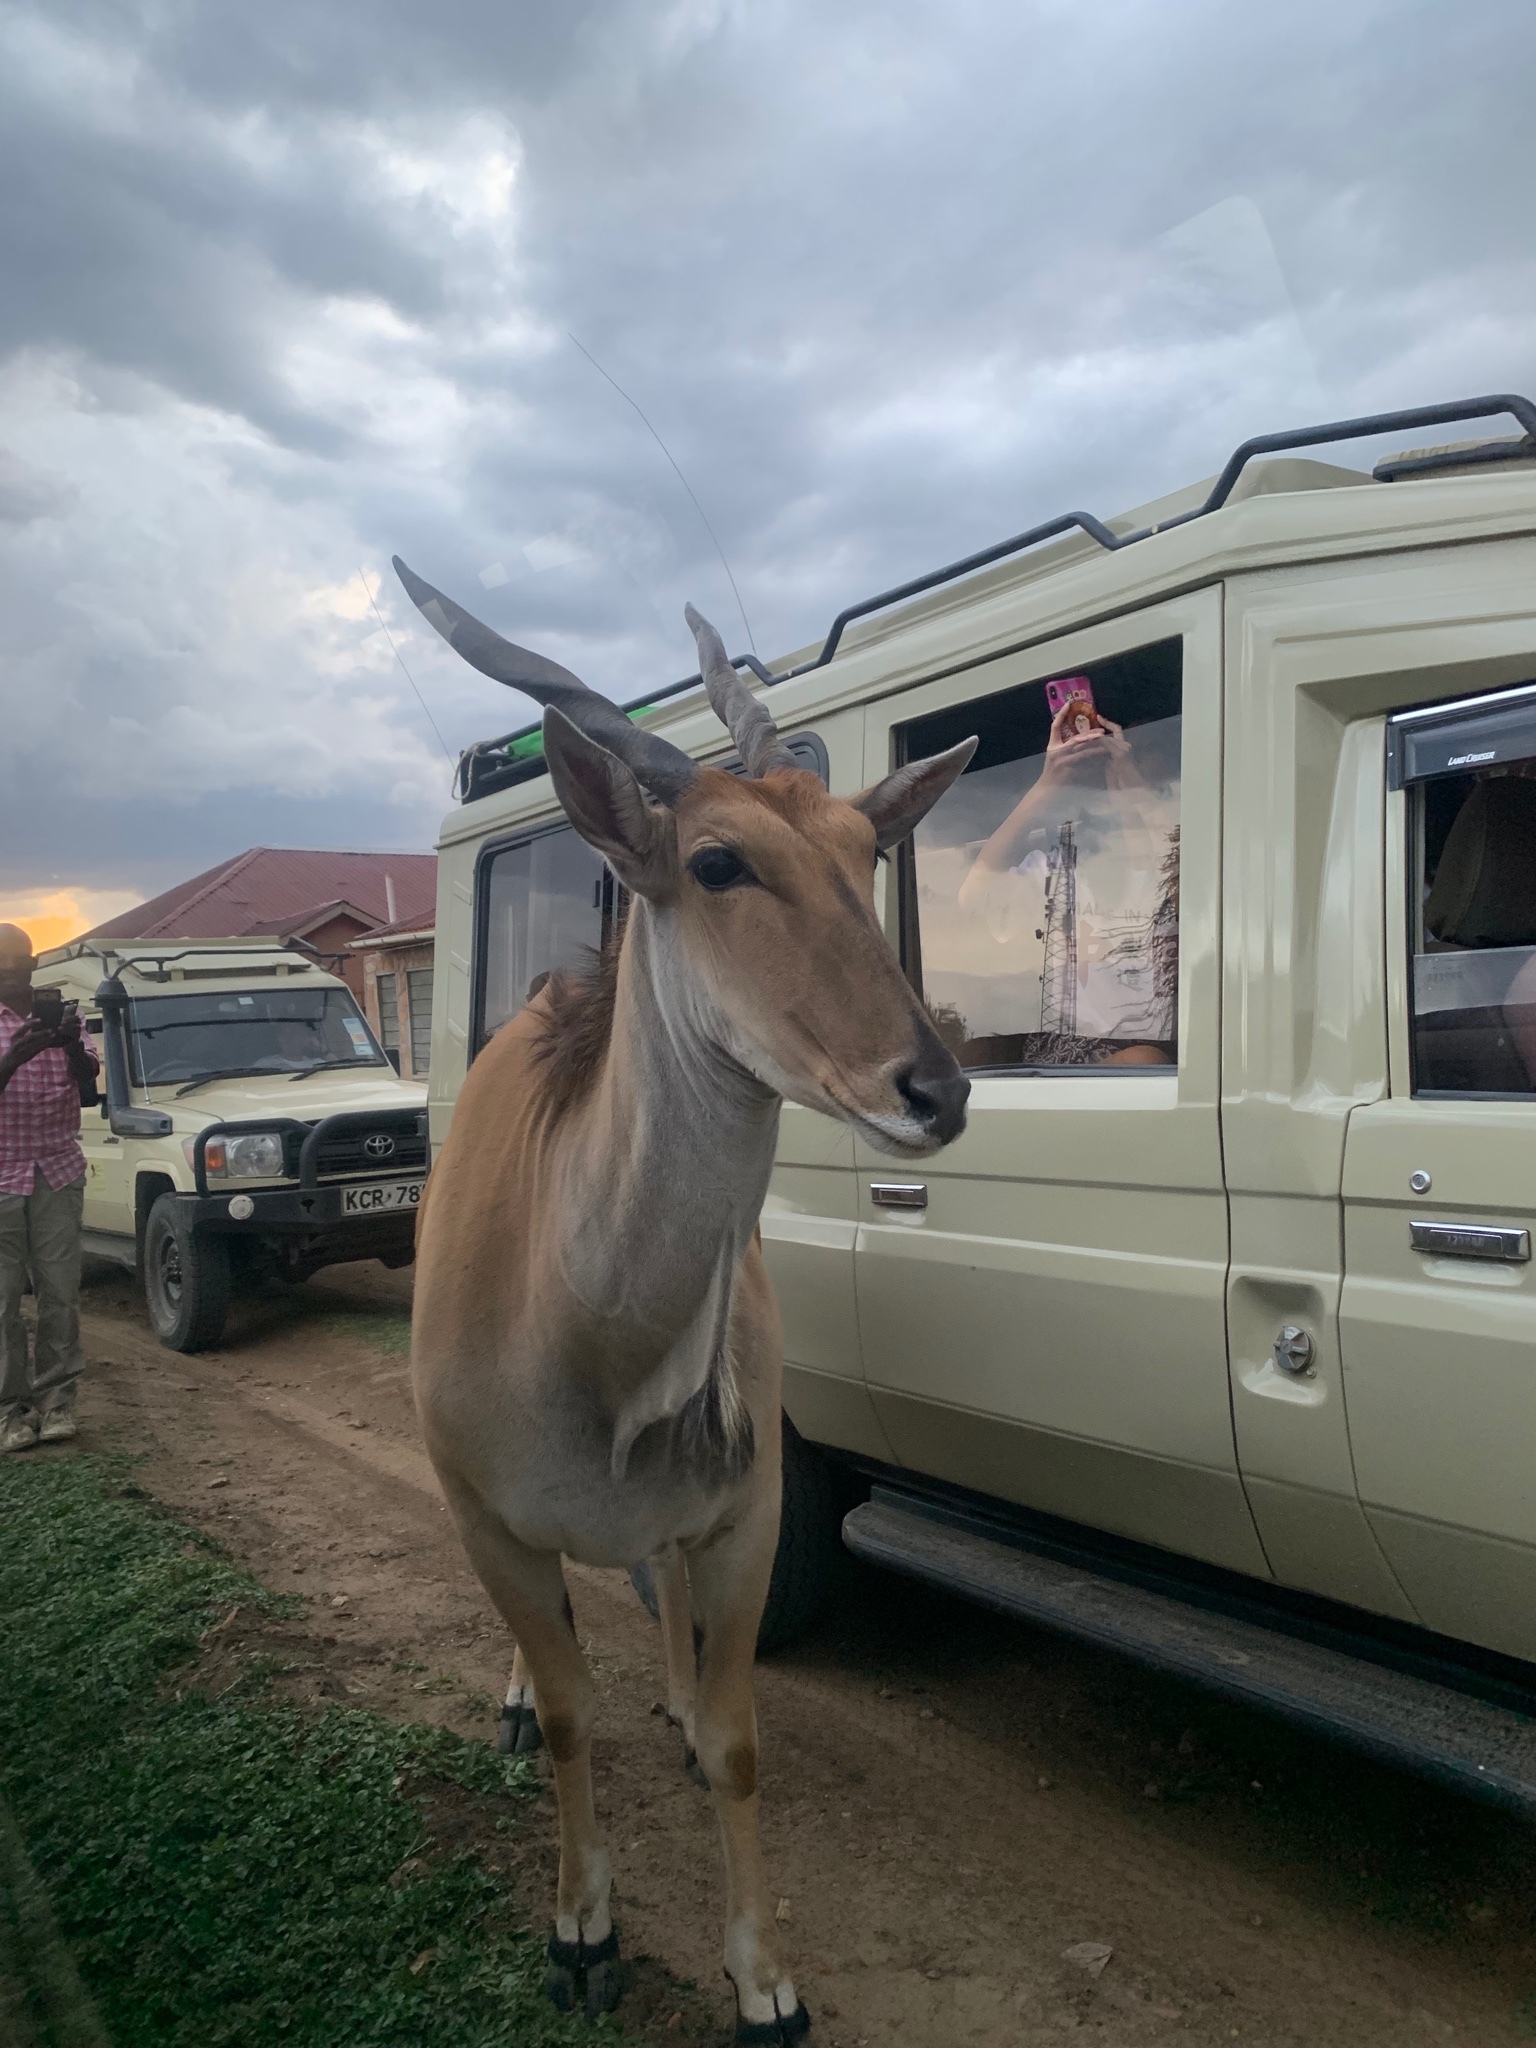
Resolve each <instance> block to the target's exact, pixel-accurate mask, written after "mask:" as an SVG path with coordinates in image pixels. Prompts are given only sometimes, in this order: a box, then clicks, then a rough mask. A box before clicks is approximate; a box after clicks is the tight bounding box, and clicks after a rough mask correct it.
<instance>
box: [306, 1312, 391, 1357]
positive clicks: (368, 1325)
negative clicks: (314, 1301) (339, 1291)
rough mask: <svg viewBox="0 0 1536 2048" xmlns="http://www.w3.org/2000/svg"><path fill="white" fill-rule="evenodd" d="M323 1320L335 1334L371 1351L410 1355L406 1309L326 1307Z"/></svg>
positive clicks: (386, 1355)
mask: <svg viewBox="0 0 1536 2048" xmlns="http://www.w3.org/2000/svg"><path fill="white" fill-rule="evenodd" d="M323 1320H324V1324H325V1327H326V1329H328V1330H334V1331H335V1333H336V1335H337V1336H338V1337H350V1338H351V1339H352V1341H353V1342H354V1343H355V1344H366V1345H367V1346H368V1347H369V1349H370V1350H373V1351H381V1352H382V1353H383V1354H384V1356H385V1357H386V1358H409V1357H410V1355H411V1312H410V1310H409V1309H406V1308H402V1309H390V1308H357V1309H351V1308H339V1309H327V1310H326V1312H325V1316H324V1318H323Z"/></svg>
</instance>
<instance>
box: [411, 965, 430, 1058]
mask: <svg viewBox="0 0 1536 2048" xmlns="http://www.w3.org/2000/svg"><path fill="white" fill-rule="evenodd" d="M405 980H406V989H407V995H408V998H409V1001H410V1012H411V1072H412V1073H413V1074H414V1075H416V1076H417V1077H418V1078H420V1077H422V1076H424V1075H425V1074H426V1071H427V1067H428V1064H429V1063H430V1061H431V1057H432V970H431V968H430V967H420V968H415V969H413V970H412V971H411V972H410V973H408V974H407V975H406V977H405Z"/></svg>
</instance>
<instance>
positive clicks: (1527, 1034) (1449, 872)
mask: <svg viewBox="0 0 1536 2048" xmlns="http://www.w3.org/2000/svg"><path fill="white" fill-rule="evenodd" d="M1489 723H1490V730H1491V731H1492V732H1493V735H1494V738H1497V737H1498V736H1499V735H1500V734H1501V733H1502V731H1503V728H1504V727H1505V726H1507V724H1508V720H1507V719H1506V718H1503V717H1502V715H1501V713H1500V712H1499V711H1498V710H1497V709H1495V710H1493V711H1492V712H1491V713H1490V719H1489ZM1477 742H1478V733H1477V730H1476V725H1475V723H1473V724H1471V725H1469V726H1468V727H1466V728H1461V729H1458V732H1457V739H1456V750H1455V755H1454V758H1455V759H1456V760H1457V761H1461V760H1463V759H1465V757H1466V756H1467V755H1469V754H1471V755H1473V756H1476V755H1478V754H1480V753H1493V752H1495V746H1494V739H1490V742H1489V744H1488V746H1487V747H1483V746H1480V745H1479V744H1478V743H1477ZM1526 744H1527V746H1528V747H1531V748H1533V749H1536V731H1533V732H1532V733H1531V734H1530V735H1529V738H1528V739H1527V742H1526ZM1424 751H1425V752H1426V753H1427V752H1428V749H1427V748H1426V749H1424ZM1440 751H1441V752H1443V751H1444V750H1443V749H1441V750H1440ZM1498 751H1499V752H1501V753H1507V751H1508V750H1507V748H1503V749H1499V750H1498ZM1408 805H1409V826H1410V845H1411V854H1410V858H1411V861H1412V873H1413V892H1412V901H1411V903H1410V906H1409V914H1410V919H1411V926H1412V931H1411V936H1412V952H1413V967H1412V977H1411V985H1410V989H1409V998H1410V1014H1411V1018H1412V1034H1413V1075H1414V1087H1415V1089H1416V1090H1417V1091H1423V1092H1428V1093H1431V1094H1453V1095H1528V1094H1531V1093H1532V1092H1533V1090H1536V758H1531V757H1528V758H1525V759H1508V758H1505V759H1499V760H1497V761H1496V764H1495V765H1493V766H1490V767H1487V768H1479V769H1475V770H1472V771H1470V772H1463V773H1455V772H1441V773H1436V774H1432V775H1431V776H1430V777H1428V778H1427V779H1425V780H1422V781H1419V782H1417V783H1411V784H1410V785H1409V788H1408Z"/></svg>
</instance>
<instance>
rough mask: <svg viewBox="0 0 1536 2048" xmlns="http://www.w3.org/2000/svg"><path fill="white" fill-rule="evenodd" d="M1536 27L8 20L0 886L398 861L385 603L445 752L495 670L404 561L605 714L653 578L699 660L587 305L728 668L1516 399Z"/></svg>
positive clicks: (1529, 254)
mask: <svg viewBox="0 0 1536 2048" xmlns="http://www.w3.org/2000/svg"><path fill="white" fill-rule="evenodd" d="M1533 60H1536V8H1532V7H1531V5H1530V4H1529V0H1508V4H1501V0H1476V4H1473V5H1470V6H1469V5H1466V4H1451V0H1432V4H1417V5H1410V4H1403V0H1326V4H1315V0H1287V4H1286V5H1285V6H1283V7H1270V8H1259V7H1253V6H1247V5H1243V4H1239V0H1098V4H1097V5H1094V6H1092V7H1088V6H1084V5H1082V4H1080V0H1034V4H1031V0H945V4H943V5H942V6H941V5H937V4H927V5H920V4H915V0H878V4H863V0H842V4H841V5H839V6H837V7H828V6H826V5H825V4H820V5H818V4H811V0H751V4H739V5H732V4H726V0H673V4H667V0H651V4H644V0H635V4H623V0H560V4H558V5H550V4H548V0H539V4H535V0H432V4H430V5H425V4H421V0H371V4H368V5H356V4H349V0H324V4H316V0H263V4H262V5H261V6H259V7H255V6H251V5H249V4H242V5H235V4H222V5H221V4H201V5H200V4H197V0H100V4H93V0H37V4H28V0H3V4H0V235H3V272H0V915H3V914H4V911H5V908H6V906H7V905H8V904H9V905H12V906H14V905H16V904H22V905H25V904H28V903H33V902H35V901H36V900H38V899H39V897H40V896H41V895H42V894H46V893H47V892H54V893H55V894H58V893H59V892H73V893H74V895H75V896H76V897H77V898H78V900H79V901H80V902H81V903H82V904H85V905H87V906H88V907H91V908H95V907H98V906H103V905H108V904H116V903H119V902H122V901H124V900H128V899H130V898H131V899H135V900H136V898H137V897H138V896H139V895H142V894H148V893H151V892H152V891H154V890H156V889H159V888H162V887H164V886H166V885H167V884H169V883H170V882H172V881H174V880H176V879H178V878H180V877H182V876H184V875H187V874H190V873H193V872H195V871H196V870H197V869H199V868H202V867H205V866H208V865H210V864H211V863H212V862H214V861H216V860H218V859H221V858H223V857H224V856H225V855H227V854H230V853H233V852H236V851H238V850H240V849H241V848H243V847H245V846H248V845H251V844H255V843H267V844H279V845H283V844H286V845H311V846H322V845H333V846H364V847H397V846H403V847H426V846H430V845H431V844H432V842H433V839H434V837H435V832H436V826H437V822H438V820H439V818H440V817H441V815H442V813H443V811H444V809H445V808H446V807H447V800H448V785H449V774H450V770H449V765H448V761H447V759H446V758H445V754H444V747H443V744H440V742H439V739H438V737H437V736H436V735H435V734H434V732H433V730H432V726H431V724H430V723H429V721H428V718H427V716H426V715H425V713H424V712H423V709H422V707H421V705H420V704H419V703H418V701H417V699H416V697H415V696H414V695H413V693H412V691H411V688H410V685H409V684H408V683H407V681H406V678H405V676H404V675H403V674H402V672H401V669H400V667H399V665H398V664H397V662H396V660H395V657H394V655H393V653H392V652H391V648H390V645H389V642H388V639H387V638H386V636H385V634H384V633H383V632H382V631H381V630H380V621H379V618H378V617H377V616H376V615H375V612H374V609H373V605H374V602H375V601H376V602H377V605H378V606H379V607H380V609H381V612H382V616H383V618H384V619H385V620H387V621H388V624H389V627H390V629H391V631H392V632H393V633H394V636H395V639H396V642H397V644H398V646H399V648H400V651H401V653H402V654H403V656H404V659H405V662H406V663H407V664H408V666H409V667H410V669H411V672H412V673H413V674H414V675H415V677H416V680H417V682H418V683H419V685H420V687H421V690H422V693H423V695H424V696H425V699H426V702H427V704H428V705H429V706H430V710H431V717H432V719H433V720H435V722H436V725H437V727H438V729H439V731H440V733H441V738H442V742H443V743H446V748H447V750H448V751H449V752H450V753H453V754H456V753H457V752H458V750H459V749H460V748H461V747H462V746H464V745H466V744H467V743H468V742H469V741H471V740H473V739H476V738H483V737H487V736H489V735H491V734H493V733H496V732H501V731H505V730H507V729H508V728H509V727H511V726H513V725H515V724H518V723H520V722H522V720H523V719H524V718H525V717H526V716H527V715H528V714H529V707H528V706H527V703H526V700H523V699H519V698H514V697H513V696H511V695H510V694H509V693H508V692H506V691H504V690H500V689H498V688H497V686H496V685H494V684H492V683H490V682H487V681H485V680H484V679H483V678H480V677H478V676H476V675H474V674H473V673H472V672H471V671H469V670H468V669H466V668H464V667H463V666H462V665H461V664H458V663H457V662H456V661H455V659H454V657H452V656H451V655H450V654H449V653H448V652H447V650H446V649H443V648H441V647H440V646H439V645H438V643H436V642H435V640H434V639H433V638H432V636H431V634H430V633H429V632H427V631H426V629H425V628H422V629H421V630H418V629H417V627H416V625H415V624H414V614H412V613H411V612H410V608H409V606H408V605H407V604H406V602H405V600H404V598H403V595H402V593H401V592H400V591H399V589H398V587H397V586H396V584H395V582H394V579H393V576H392V574H391V573H390V572H389V570H388V559H389V556H390V554H391V552H394V551H398V552H399V553H401V554H402V555H403V556H404V557H405V558H406V560H408V561H409V562H410V563H411V564H412V566H413V567H415V568H417V569H419V570H420V571H421V572H422V573H423V574H424V575H426V576H428V577H429V578H430V579H431V580H432V581H433V582H436V583H439V584H441V585H442V586H443V587H445V588H446V589H448V590H450V591H451V592H452V593H453V594H454V595H455V596H457V597H458V598H460V599H461V600H462V601H463V602H465V603H467V604H469V605H470V606H471V608H472V609H475V610H478V611H479V612H480V613H481V615H482V616H484V617H485V618H486V619H488V620H489V621H490V622H491V623H492V624H493V625H495V626H497V627H499V628H500V629H501V630H503V631H505V632H507V633H509V634H511V635H512V636H514V637H516V638H519V639H522V640H525V641H527V642H529V643H531V644H533V645H535V646H537V647H540V648H542V649H544V650H545V651H548V652H550V653H552V654H554V655H556V656H557V657H558V658H559V659H560V660H562V661H564V662H566V663H567V664H568V665H570V666H572V667H574V668H576V669H577V670H578V671H579V672H580V673H582V674H583V675H585V676H586V677H587V678H588V680H589V681H591V682H592V683H594V684H595V685H597V686H598V687H601V688H603V689H606V690H609V691H611V692H612V693H614V694H616V695H621V696H628V695H631V694H636V693H638V692H639V691H641V690H643V689H645V688H646V687H648V686H650V685H656V684H661V683H664V682H667V681H670V680H672V679H673V678H674V677H676V676H678V675H681V674H685V673H686V672H687V670H688V668H689V667H690V666H691V657H692V649H691V643H690V641H689V638H688V635H687V633H686V630H685V628H684V626H683V624H682V619H681V608H682V604H683V601H684V599H685V598H688V597H691V598H692V599H693V600H694V601H695V602H696V603H698V604H699V605H700V606H701V607H702V608H703V609H704V610H706V611H708V612H709V613H711V614H712V615H713V616H714V617H715V618H716V620H717V622H718V623H719V625H720V626H721V629H722V631H723V632H724V634H725V637H726V640H727V642H728V643H729V644H730V646H731V648H732V650H733V651H735V650H736V649H737V648H741V647H744V646H745V645H746V644H747V634H748V630H749V628H748V625H747V624H744V622H743V616H742V612H741V610H739V609H738V607H737V603H736V599H735V597H734V596H733V593H732V590H731V586H730V583H729V582H728V580H727V578H726V574H725V571H724V569H723V568H722V566H721V561H720V556H719V554H718V553H717V552H716V549H715V547H714V545H713V543H712V542H711V539H710V535H709V532H708V530H707V529H706V526H705V524H704V521H703V519H702V518H701V515H700V512H699V511H698V510H697V509H696V508H695V506H694V504H693V502H692V501H691V500H690V497H689V495H688V493H687V491H686V490H685V489H684V487H683V485H682V484H681V483H680V482H679V480H678V477H677V475H676V474H675V473H674V471H673V469H672V468H671V467H670V466H669V464H668V461H667V459H666V457H665V456H664V454H663V453H662V451H661V449H660V448H659V447H658V445H657V443H656V441H655V440H654V439H652V438H651V436H650V435H649V434H648V433H647V431H646V428H645V426H644V425H643V424H642V422H641V420H640V418H639V417H638V416H637V414H636V412H635V411H634V410H633V409H632V408H631V405H630V404H629V403H627V402H626V400H625V398H624V397H622V396H620V395H619V393H618V392H617V391H616V390H615V389H614V387H613V385H612V384H610V383H609V382H607V381H605V378H604V377H603V376H602V375H601V374H600V373H599V371H598V370H597V369H596V368H595V367H594V366H593V363H592V362H591V361H589V360H588V357H587V355H584V354H583V353H582V352H581V349H580V348H578V346H577V345H576V342H577V341H579V342H580V344H581V345H582V347H584V348H585V349H586V350H587V351H589V352H590V354H591V356H593V357H595V358H596V359H597V361H598V363H600V364H601V365H602V368H603V370H605V371H606V372H607V373H608V375H609V376H611V377H612V378H613V379H615V380H616V381H617V383H618V384H619V385H621V386H622V387H623V390H624V391H625V392H626V393H628V394H629V397H630V399H632V400H633V401H634V402H635V404H636V405H638V406H639V407H640V408H642V409H643V411H644V412H645V413H646V414H647V415H648V416H649V418H650V420H651V421H652V423H653V424H654V426H655V428H656V430H657V432H658V433H659V434H660V436H661V438H662V440H663V441H664V442H665V443H666V445H667V447H668V448H669V449H670V451H671V453H672V455H673V456H674V457H675V458H676V461H677V463H678V465H679V466H680V467H681V469H682V471H683V473H684V475H685V476H686V477H687V479H688V482H689V484H690V485H691V486H692V489H693V491H694V492H695V493H696V495H697V498H698V501H699V503H700V505H701V506H702V508H703V512H704V513H705V514H706V515H707V517H708V520H709V522H710V524H711V525H712V526H713V528H714V530H715V532H716V534H718V536H719V540H720V543H721V546H722V547H723V550H724V553H725V556H726V557H727V559H728V560H729V562H730V565H731V568H732V570H733V571H734V575H735V579H736V583H737V585H738V586H739V589H740V595H741V600H742V603H743V605H744V607H745V613H746V618H747V620H748V621H749V622H750V633H751V636H752V639H753V641H754V642H755V644H756V647H757V649H758V650H759V652H760V653H761V654H763V655H764V656H765V657H768V658H771V657H772V656H774V655H775V654H778V653H781V652H784V651H786V650H787V649H789V648H792V647H795V646H798V645H800V644H801V643H803V642H805V641H807V640H810V639H813V638H814V637H816V636H818V635H819V634H820V633H821V632H823V631H824V630H825V628H826V625H827V623H828V622H829V620H830V618H831V617H832V615H833V614H834V613H835V612H836V611H837V610H838V609H839V608H840V607H841V606H843V605H844V604H847V603H849V602H852V601H854V600H856V599H857V598H859V597H862V596H866V595H869V594H870V593H872V592H873V591H875V590H877V589H879V588H881V587H883V586H884V585H886V584H888V583H890V582H892V581H895V580H898V579H900V578H903V577H905V576H908V575H911V574H915V573H918V572H920V571H921V570H923V569H925V568H928V567H931V566H934V565H936V564H937V563H939V562H941V561H943V560H945V559H948V558H950V557H952V556H955V555H958V554H961V553H964V552H966V551H968V550H970V549H972V548H975V547H978V546H982V545H984V544H986V543H987V542H988V541H990V540H994V539H997V538H1000V537H1001V536H1002V535H1004V534H1007V533H1010V532H1012V531H1015V530H1016V529H1017V528H1019V527H1021V526H1023V525H1025V524H1027V523H1029V522H1030V521H1032V520H1035V519H1038V518H1043V517H1045V516H1047V515H1049V514H1051V513H1053V512H1055V511H1059V510H1062V509H1064V508H1065V507H1067V506H1069V505H1086V506H1088V507H1090V508H1092V509H1095V510H1098V511H1100V512H1104V513H1109V512H1113V511H1116V510H1120V509H1123V508H1124V507H1126V506H1128V505H1131V504H1134V503H1136V502H1138V501H1140V500H1143V499H1146V498H1149V497H1153V496H1155V495H1158V494H1160V493H1161V492H1163V491H1165V490H1169V489H1172V488H1174V487H1175V486H1177V485H1179V484H1181V483H1185V482H1188V481H1191V480H1192V479H1194V478H1195V477H1198V476H1202V475H1205V474H1208V473H1209V472H1211V471H1213V470H1214V469H1216V468H1217V467H1218V466H1219V465H1220V463H1221V461H1222V459H1223V458H1224V457H1225V455H1226V454H1227V452H1228V451H1229V449H1230V448H1231V446H1232V445H1233V443H1235V442H1236V441H1238V440H1240V439H1242V438H1243V437H1244V436H1245V435H1248V434H1250V433H1254V432H1261V431H1263V430H1265V429H1268V428H1274V427H1280V426H1287V425H1297V424H1304V423H1306V422H1307V421H1309V420H1311V419H1313V418H1319V417H1321V418H1326V417H1331V416H1339V415H1344V414H1349V413H1354V412H1360V411H1366V410H1375V409H1379V408H1382V407H1390V406H1400V405H1411V404H1420V403H1427V402H1429V401H1431V400H1434V399H1436V398H1449V397H1452V396H1464V395H1468V394H1472V393H1476V392H1479V391H1482V390H1496V389H1500V388H1505V389H1508V388H1513V389H1516V390H1522V389H1523V390H1526V391H1531V390H1532V389H1536V360H1533V357H1536V247H1533V238H1532V233H1531V228H1530V219H1529V209H1530V196H1531V193H1532V191H1533V190H1536V140H1533V134H1536V124H1533V122H1532V119H1531V114H1530V92H1529V88H1530V80H1531V77H1532V75H1533ZM573 336H574V337H576V340H575V341H573V340H572V338H571V337H573ZM1468 431H1475V430H1468ZM1340 459H1345V460H1349V459H1360V458H1350V457H1348V456H1345V457H1342V458H1340Z"/></svg>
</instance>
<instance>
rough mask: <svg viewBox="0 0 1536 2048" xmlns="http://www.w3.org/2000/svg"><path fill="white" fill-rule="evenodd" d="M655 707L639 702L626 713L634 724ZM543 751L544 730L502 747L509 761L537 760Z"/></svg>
mask: <svg viewBox="0 0 1536 2048" xmlns="http://www.w3.org/2000/svg"><path fill="white" fill-rule="evenodd" d="M654 708H655V707H654V706H653V705H650V704H637V705H635V707H634V709H633V710H631V711H627V712H626V713H625V714H624V715H625V717H626V718H628V720H629V721H630V723H631V725H633V724H634V722H635V720H636V719H639V718H643V717H644V716H645V714H646V712H647V711H650V710H653V709H654ZM543 751H544V735H543V733H542V732H525V733H523V734H522V735H521V736H520V737H519V738H517V739H515V740H508V741H507V744H506V745H505V746H504V747H503V748H502V752H503V753H504V754H505V755H506V757H507V759H508V760H509V761H535V760H537V759H538V757H539V755H541V754H542V753H543Z"/></svg>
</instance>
